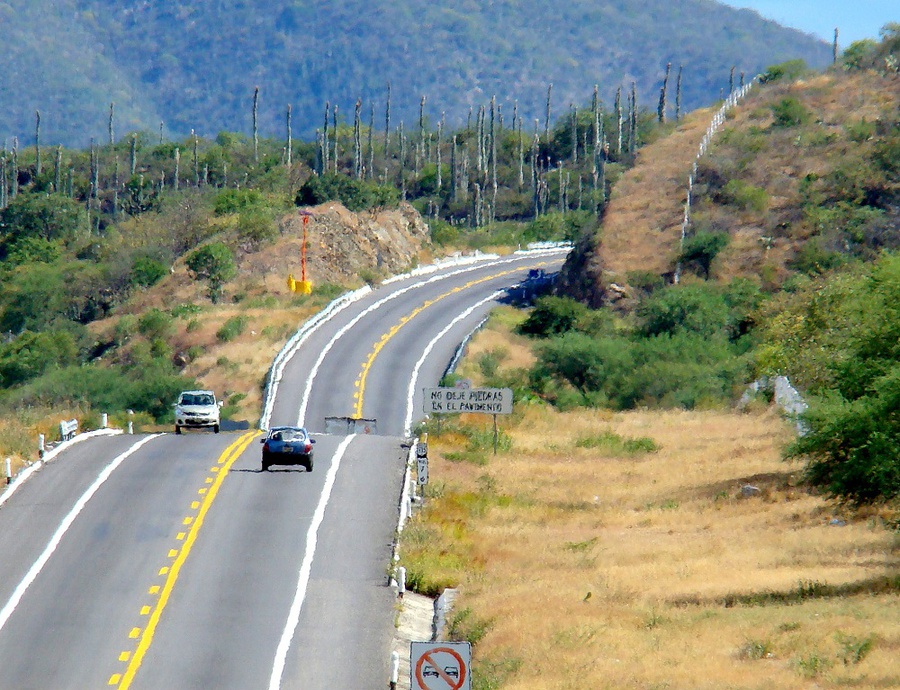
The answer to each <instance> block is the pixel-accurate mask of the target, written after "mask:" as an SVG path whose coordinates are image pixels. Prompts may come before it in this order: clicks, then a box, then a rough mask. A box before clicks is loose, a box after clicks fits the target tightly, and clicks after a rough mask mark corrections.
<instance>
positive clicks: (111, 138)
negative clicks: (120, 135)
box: [109, 103, 116, 146]
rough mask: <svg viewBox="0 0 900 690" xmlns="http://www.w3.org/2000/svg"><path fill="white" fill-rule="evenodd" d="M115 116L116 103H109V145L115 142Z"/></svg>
mask: <svg viewBox="0 0 900 690" xmlns="http://www.w3.org/2000/svg"><path fill="white" fill-rule="evenodd" d="M115 118H116V104H115V103H110V104H109V145H110V146H112V145H113V144H115V143H116V133H115V128H114V123H115Z"/></svg>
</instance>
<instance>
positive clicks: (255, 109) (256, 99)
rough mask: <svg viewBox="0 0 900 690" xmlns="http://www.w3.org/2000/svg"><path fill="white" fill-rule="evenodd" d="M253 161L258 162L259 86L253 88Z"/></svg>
mask: <svg viewBox="0 0 900 690" xmlns="http://www.w3.org/2000/svg"><path fill="white" fill-rule="evenodd" d="M253 162H254V163H256V164H257V165H258V164H259V87H258V86H257V87H256V88H254V89H253Z"/></svg>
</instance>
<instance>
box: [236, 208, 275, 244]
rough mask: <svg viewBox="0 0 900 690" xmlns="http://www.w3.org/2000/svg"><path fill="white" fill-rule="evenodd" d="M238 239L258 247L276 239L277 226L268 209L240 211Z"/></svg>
mask: <svg viewBox="0 0 900 690" xmlns="http://www.w3.org/2000/svg"><path fill="white" fill-rule="evenodd" d="M237 232H238V237H240V238H241V239H242V240H244V241H247V242H250V243H251V244H252V245H255V246H256V245H260V244H264V243H265V242H271V241H272V240H274V239H275V238H277V237H278V225H277V224H276V223H275V218H274V217H273V215H272V212H271V211H270V210H269V209H263V208H248V209H244V210H242V211H241V213H240V215H239V216H238V223H237Z"/></svg>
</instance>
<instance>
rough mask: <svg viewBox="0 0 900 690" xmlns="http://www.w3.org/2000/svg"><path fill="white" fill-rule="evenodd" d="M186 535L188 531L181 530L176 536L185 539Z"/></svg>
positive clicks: (180, 539) (179, 539) (178, 538)
mask: <svg viewBox="0 0 900 690" xmlns="http://www.w3.org/2000/svg"><path fill="white" fill-rule="evenodd" d="M186 536H187V534H186V533H184V532H179V533H178V534H176V535H175V538H176V539H177V540H178V541H184V538H185V537H186Z"/></svg>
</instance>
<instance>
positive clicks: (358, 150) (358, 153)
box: [353, 98, 363, 180]
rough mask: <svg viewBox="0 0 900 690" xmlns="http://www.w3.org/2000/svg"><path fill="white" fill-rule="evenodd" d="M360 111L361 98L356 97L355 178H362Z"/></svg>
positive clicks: (354, 116) (354, 131)
mask: <svg viewBox="0 0 900 690" xmlns="http://www.w3.org/2000/svg"><path fill="white" fill-rule="evenodd" d="M361 112H362V99H361V98H357V99H356V108H355V110H354V113H353V176H354V177H355V178H356V179H357V180H361V179H362V168H363V162H362V124H361V123H360V113H361Z"/></svg>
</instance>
